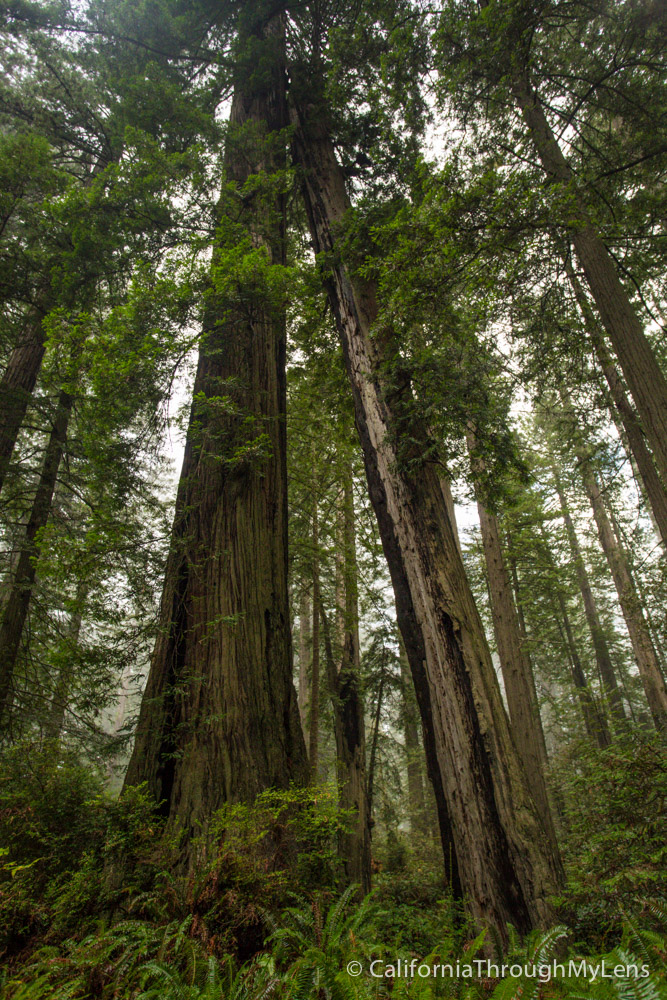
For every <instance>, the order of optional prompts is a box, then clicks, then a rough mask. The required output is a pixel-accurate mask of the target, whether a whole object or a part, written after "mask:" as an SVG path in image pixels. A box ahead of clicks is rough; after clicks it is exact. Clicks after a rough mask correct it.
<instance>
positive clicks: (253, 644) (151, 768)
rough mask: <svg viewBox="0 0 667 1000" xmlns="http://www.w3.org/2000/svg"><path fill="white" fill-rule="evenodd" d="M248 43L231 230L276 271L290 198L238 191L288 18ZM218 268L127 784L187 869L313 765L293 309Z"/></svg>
mask: <svg viewBox="0 0 667 1000" xmlns="http://www.w3.org/2000/svg"><path fill="white" fill-rule="evenodd" d="M258 18H259V15H258ZM250 36H252V37H253V45H252V46H251V49H252V57H253V60H256V59H258V58H259V57H260V56H261V57H262V58H264V62H263V63H262V66H263V70H262V72H261V73H259V72H257V70H256V65H255V63H254V62H253V66H252V67H251V66H245V67H242V70H241V71H240V72H239V77H238V79H239V80H243V83H242V84H241V83H237V86H236V90H235V93H234V98H233V102H232V109H231V118H230V124H231V130H230V133H229V137H228V141H227V148H226V152H225V167H226V181H227V182H233V183H235V184H236V186H237V191H238V192H239V195H240V196H239V197H238V199H237V200H236V209H235V210H236V211H237V213H238V214H237V215H236V217H235V219H234V222H235V224H236V225H237V226H238V227H239V229H242V231H243V232H244V233H247V234H248V238H249V242H251V243H252V246H253V248H254V250H253V252H257V250H258V249H261V251H262V254H263V260H264V261H266V264H267V266H272V265H277V266H278V268H279V269H280V268H282V267H283V265H284V262H285V199H284V196H283V195H282V194H281V193H276V189H275V188H274V187H272V186H271V185H269V186H268V188H262V187H259V188H258V187H257V185H256V184H253V185H252V188H251V192H250V193H248V192H247V191H246V192H243V185H244V184H245V183H246V182H247V181H248V180H249V179H252V178H253V177H255V176H257V175H260V176H267V175H268V176H269V177H270V175H271V174H272V173H274V172H275V171H281V170H282V169H284V166H285V160H284V155H283V153H282V150H281V143H280V141H279V140H278V139H277V134H278V132H279V131H281V130H282V129H283V128H284V126H285V123H286V118H285V93H284V86H285V82H284V72H283V67H282V66H281V65H280V58H279V51H280V50H281V48H282V44H283V42H282V39H283V37H284V27H283V23H282V18H281V16H280V15H274V16H272V17H271V18H270V19H269V20H268V21H264V22H263V23H257V21H255V23H254V24H253V25H252V26H248V27H247V34H246V41H247V40H248V38H249V37H250ZM247 48H248V47H247V46H246V50H247ZM240 51H243V50H240ZM225 192H228V187H227V185H223V197H224V196H225ZM221 266H225V267H226V266H230V262H229V253H228V251H227V249H226V248H225V249H224V252H223V253H222V254H219V253H218V252H217V250H215V249H214V255H213V269H212V278H211V292H210V297H209V300H208V303H207V307H206V310H205V316H204V329H203V341H202V345H201V347H200V353H199V363H198V368H197V375H196V379H195V387H194V400H193V406H192V411H191V418H190V426H189V429H188V436H187V441H186V448H185V455H184V460H183V469H182V472H181V480H180V484H179V490H178V497H177V501H176V515H175V520H174V526H173V529H172V544H171V551H170V555H169V559H168V563H167V569H166V574H165V582H164V589H163V595H162V610H161V631H160V635H159V637H158V640H157V642H156V645H155V649H154V652H153V657H152V661H151V669H150V673H149V677H148V683H147V686H146V691H145V694H144V697H143V700H142V705H141V710H140V715H139V723H138V728H137V735H136V740H135V746H134V751H133V754H132V757H131V759H130V763H129V767H128V771H127V774H126V778H125V784H126V786H127V785H136V784H140V783H141V782H144V781H146V782H147V783H148V787H149V789H150V791H151V792H152V794H153V796H154V798H155V799H156V800H157V801H158V802H162V810H163V812H164V813H165V814H166V815H167V816H168V818H169V821H168V828H169V829H171V830H172V831H177V830H183V832H184V833H185V835H186V836H185V840H184V848H183V851H184V853H183V861H184V863H185V864H186V865H187V864H190V863H192V861H193V860H194V858H193V855H192V850H191V846H190V845H191V837H192V834H194V832H195V831H200V832H202V833H203V834H205V833H206V830H207V827H208V823H209V820H210V817H211V815H212V814H213V813H214V812H215V811H216V810H217V809H219V808H220V807H221V806H222V805H223V803H225V802H243V801H252V800H253V799H254V797H255V796H256V795H257V794H258V793H259V792H261V791H263V790H264V789H266V788H271V787H276V788H285V787H287V786H288V785H289V783H290V782H291V781H297V782H305V781H306V780H307V774H308V765H307V758H306V753H305V745H304V740H303V734H302V731H301V726H300V723H299V714H298V705H297V697H296V691H295V689H294V684H293V680H292V649H291V637H290V616H289V606H288V590H287V502H286V498H287V467H286V439H285V405H286V393H285V350H286V348H285V313H284V307H283V305H282V303H280V302H277V301H276V297H275V290H274V289H273V287H272V285H271V282H269V284H268V286H267V285H266V284H265V282H264V279H262V280H261V281H257V280H256V279H255V278H253V279H252V280H251V282H250V284H249V286H248V287H246V286H245V285H244V284H243V283H242V282H241V283H239V280H237V279H236V278H235V279H234V280H233V281H231V282H229V281H227V282H225V281H223V282H222V283H221V285H220V284H218V282H217V278H218V272H219V269H220V267H221ZM269 277H271V275H269ZM246 280H247V279H246Z"/></svg>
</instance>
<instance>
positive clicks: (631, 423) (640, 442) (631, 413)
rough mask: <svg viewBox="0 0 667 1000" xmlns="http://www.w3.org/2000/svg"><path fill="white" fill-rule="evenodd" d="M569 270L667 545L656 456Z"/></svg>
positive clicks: (665, 503) (665, 501)
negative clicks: (650, 449) (649, 445)
mask: <svg viewBox="0 0 667 1000" xmlns="http://www.w3.org/2000/svg"><path fill="white" fill-rule="evenodd" d="M566 269H567V273H568V277H569V279H570V284H571V285H572V288H573V290H574V294H575V297H576V300H577V303H578V305H579V309H580V311H581V314H582V316H583V318H584V321H585V323H586V330H587V333H588V336H589V337H590V340H591V343H592V344H593V348H594V349H595V354H596V356H597V359H598V364H599V365H600V368H601V369H602V373H603V375H604V377H605V381H606V383H607V385H608V387H609V395H610V396H611V405H612V406H613V408H614V409H615V410H616V414H617V416H618V420H619V421H620V424H621V428H622V430H623V432H624V435H625V439H626V440H625V441H624V442H623V443H624V445H626V450H628V451H629V453H630V454H629V457H630V458H632V459H634V463H635V465H636V468H637V471H638V473H639V484H640V486H641V487H643V493H644V496H645V499H646V501H647V503H648V507H649V511H650V513H651V515H652V517H653V523H654V525H655V528H656V530H657V533H658V535H659V536H660V539H661V541H662V543H663V545H665V546H667V490H666V489H665V485H664V484H663V483H662V482H661V480H660V476H659V475H658V470H657V468H656V466H655V463H654V461H653V456H652V455H651V452H650V451H649V449H648V447H647V445H646V441H645V440H644V432H643V430H642V427H641V424H640V422H639V419H638V417H637V414H636V412H635V410H634V408H633V406H632V403H631V402H630V400H629V399H628V397H627V396H626V394H625V389H624V387H623V381H622V379H621V376H620V375H619V373H618V371H617V370H616V366H615V365H614V363H613V361H612V358H611V357H610V354H609V351H608V350H607V346H606V344H605V342H604V340H603V338H602V335H601V333H600V331H599V329H598V324H597V322H596V319H595V316H594V315H593V312H592V309H591V308H590V306H589V304H588V300H587V299H586V296H585V295H584V290H583V288H582V287H581V284H580V283H579V280H578V278H577V276H576V274H575V273H574V269H573V267H572V265H571V263H570V262H569V261H567V262H566ZM612 412H613V411H612Z"/></svg>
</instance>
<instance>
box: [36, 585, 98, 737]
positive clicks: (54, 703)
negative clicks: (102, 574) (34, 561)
mask: <svg viewBox="0 0 667 1000" xmlns="http://www.w3.org/2000/svg"><path fill="white" fill-rule="evenodd" d="M88 592H89V584H88V583H87V582H86V581H79V584H78V586H77V589H76V597H75V601H74V608H73V610H72V615H71V618H70V620H69V624H68V626H67V631H66V633H65V656H66V657H67V659H66V660H65V661H64V662H63V663H62V666H61V667H60V670H59V671H58V676H57V678H56V683H55V685H54V688H53V696H52V699H51V706H50V710H49V715H48V718H47V720H46V725H45V729H46V732H47V734H48V735H49V736H50V737H51V738H52V739H59V738H60V736H61V734H62V731H63V728H64V726H65V715H66V713H67V706H68V704H69V702H70V695H71V687H72V680H73V677H74V671H73V665H72V661H73V658H74V655H75V653H76V648H77V645H78V643H79V634H80V632H81V624H82V622H83V609H84V604H85V602H86V597H87V596H88Z"/></svg>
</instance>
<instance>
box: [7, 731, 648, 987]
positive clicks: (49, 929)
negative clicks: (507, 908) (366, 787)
mask: <svg viewBox="0 0 667 1000" xmlns="http://www.w3.org/2000/svg"><path fill="white" fill-rule="evenodd" d="M661 753H662V751H661V750H660V749H659V748H657V747H656V745H655V744H654V743H648V742H646V743H644V744H642V745H641V746H639V745H636V746H634V748H631V747H623V746H617V747H616V748H614V749H613V750H612V749H611V748H610V750H609V751H605V752H604V753H603V754H600V753H598V754H592V755H591V756H590V758H588V757H584V758H581V760H580V762H579V763H578V765H577V768H576V771H575V772H574V775H573V776H571V780H570V785H568V784H567V783H565V784H564V785H563V786H562V787H564V788H565V795H564V802H565V808H564V813H563V825H564V829H565V830H566V832H565V833H564V835H563V843H564V848H565V850H564V853H565V860H566V865H567V873H568V879H567V884H566V890H565V892H564V894H563V897H562V899H560V900H557V901H555V903H556V904H557V906H558V908H559V909H560V913H561V917H562V920H563V925H559V926H555V927H553V928H552V929H551V930H549V931H547V932H540V933H535V934H533V935H531V936H529V937H528V938H527V939H524V940H520V939H519V938H518V936H517V935H516V934H515V933H514V932H513V930H512V929H511V928H508V929H506V934H505V935H504V937H503V938H502V939H501V937H500V936H499V935H496V937H494V936H492V935H486V936H484V935H477V934H476V933H475V930H474V929H473V928H472V927H471V925H470V923H469V921H468V920H467V918H466V916H465V910H464V907H463V906H462V904H461V903H460V902H457V901H455V900H453V899H452V898H451V896H450V895H449V893H448V889H447V886H446V885H445V883H444V880H443V875H442V866H441V865H440V864H439V859H438V854H437V848H436V847H435V845H434V843H433V841H432V840H428V841H427V840H425V841H424V842H422V841H420V839H419V838H411V839H410V841H408V840H407V838H406V837H405V836H404V835H403V834H401V832H400V831H398V830H393V831H390V832H389V833H388V834H387V833H386V832H385V831H382V834H381V833H380V832H378V831H376V837H375V841H376V848H375V853H376V856H375V868H376V875H375V879H374V882H375V888H374V890H373V892H372V893H371V895H370V896H368V897H366V898H365V899H363V900H360V899H359V896H358V891H357V890H356V889H355V887H345V885H344V882H343V873H342V870H341V866H340V864H339V861H338V857H337V851H336V846H337V843H338V839H339V835H340V833H341V832H342V831H343V830H344V829H345V826H346V823H347V822H348V821H349V820H348V818H347V817H345V816H341V815H340V814H339V813H338V811H337V809H336V801H335V800H336V796H335V790H334V789H333V788H330V787H324V788H317V789H315V790H312V789H311V790H305V791H304V790H291V791H288V792H284V793H274V792H271V793H266V794H265V795H263V796H260V798H259V799H258V800H257V802H256V803H255V804H254V805H253V806H252V807H247V806H235V807H231V808H229V809H225V810H222V811H221V812H220V813H219V814H218V816H217V817H216V820H215V823H214V824H213V828H212V830H211V831H210V832H209V835H208V838H207V841H206V843H204V842H201V843H200V844H198V845H197V849H196V850H195V855H198V856H201V857H202V858H205V859H206V860H205V861H202V862H201V863H199V864H195V865H194V867H189V868H188V869H187V871H186V870H181V868H180V867H179V857H180V856H181V855H180V849H181V846H182V845H181V844H179V841H178V837H177V836H175V835H174V834H171V835H170V836H167V835H166V833H165V830H164V824H163V820H162V819H161V818H160V816H159V814H158V812H157V811H156V809H155V808H154V805H153V804H152V803H151V802H150V800H149V797H148V795H147V794H146V791H145V790H144V789H141V788H139V789H134V790H131V791H130V792H129V793H127V794H125V795H124V796H123V797H122V798H121V799H120V800H118V799H113V798H110V797H108V796H107V795H106V794H105V792H104V783H103V780H102V776H98V775H96V774H95V771H94V769H93V768H91V765H90V762H85V763H84V762H82V761H80V760H78V759H77V758H76V756H75V755H74V754H70V753H68V752H67V751H66V750H64V749H63V748H62V747H60V746H57V745H51V746H45V747H44V746H41V747H40V746H25V745H24V746H22V747H18V748H16V749H15V750H14V751H12V752H11V753H7V754H5V755H4V756H3V758H2V761H0V850H1V852H2V854H1V856H0V963H1V964H2V979H1V980H0V982H1V983H2V997H3V998H5V997H6V998H7V1000H36V998H47V997H48V998H54V1000H64V998H72V1000H88V998H97V997H99V998H102V1000H124V998H128V1000H129V998H132V1000H139V998H142V1000H143V998H155V1000H157V998H165V1000H171V998H174V1000H176V998H179V1000H186V998H187V1000H200V998H206V1000H210V998H213V997H215V998H216V1000H219V998H222V997H224V998H228V1000H261V998H265V997H266V998H268V997H269V996H276V997H277V998H285V1000H310V998H313V1000H315V998H317V1000H362V998H363V1000H371V998H375V997H389V996H391V997H394V998H397V1000H400V998H401V997H405V1000H411V998H414V1000H438V998H440V997H443V998H444V997H462V998H463V997H470V998H475V997H494V998H507V1000H509V998H516V1000H519V998H521V1000H527V998H538V997H542V998H549V997H563V998H565V997H577V996H581V997H591V998H600V1000H602V998H610V1000H614V998H620V1000H624V998H639V1000H655V998H659V997H667V992H666V987H665V972H666V968H667V939H666V938H665V936H664V933H663V931H664V927H665V916H666V915H667V906H666V905H665V891H664V873H663V874H662V875H661V872H660V858H661V857H662V855H661V853H660V852H661V850H662V847H661V845H660V843H659V841H660V837H659V832H658V827H657V825H656V822H655V819H654V817H655V816H656V815H659V814H660V810H661V809H664V790H663V789H662V785H661V782H662V780H663V778H662V776H661V773H660V767H659V764H660V760H661V759H663V758H661ZM592 780H595V781H596V782H597V784H596V785H595V788H593V786H592V785H591V782H592ZM583 788H587V789H588V798H587V800H586V801H587V802H588V807H589V811H590V819H589V820H587V819H586V815H587V814H586V811H585V809H584V806H583V805H582V801H581V800H582V789H583ZM661 795H662V796H663V798H662V799H661V798H660V796H661ZM647 800H648V801H647ZM587 822H588V823H589V824H590V826H589V827H588V828H587ZM587 829H588V836H587ZM633 872H636V873H637V877H636V879H635V883H634V888H633V877H632V873H633ZM487 961H490V962H491V965H490V966H486V965H483V964H478V963H485V962H487ZM570 961H572V962H573V963H574V964H573V965H572V966H570V965H569V963H570ZM584 961H585V962H586V963H587V964H586V968H584V967H583V966H582V964H581V963H582V962H584ZM355 962H356V963H359V970H360V973H359V974H358V975H355V974H352V972H350V971H348V967H349V966H350V963H355ZM411 962H413V963H414V964H413V966H412V967H411V966H410V963H411ZM553 962H556V963H557V964H556V966H555V967H554V968H552V963H553ZM372 963H375V965H372ZM397 963H403V964H402V965H401V964H399V965H398V966H397ZM494 963H495V964H494ZM503 964H504V965H506V966H508V967H510V966H515V968H514V970H513V972H514V973H518V974H510V973H509V971H508V969H506V970H503V969H502V966H503ZM420 965H421V966H428V967H432V966H434V965H437V966H440V967H443V968H444V972H443V973H441V974H436V975H435V976H433V975H428V976H425V975H422V974H420V973H419V972H418V969H419V966H420ZM525 966H528V967H529V969H530V967H533V966H535V967H538V968H539V967H544V971H543V972H542V973H541V974H540V973H535V972H533V974H532V975H531V974H530V972H529V971H528V972H526V971H525V969H524V967H525ZM519 967H521V968H520V969H519ZM621 967H622V968H623V969H624V970H627V969H628V968H630V972H629V973H625V972H623V974H621V973H618V974H610V970H614V969H617V970H619V969H621ZM634 969H636V970H637V974H636V975H635V974H634V971H633V970H634ZM372 970H374V971H375V975H373V974H372ZM392 970H393V971H394V972H396V970H398V971H397V972H396V974H392ZM596 970H597V971H596ZM352 971H353V972H356V971H357V968H356V967H354V968H353V969H352Z"/></svg>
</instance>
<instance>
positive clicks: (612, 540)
mask: <svg viewBox="0 0 667 1000" xmlns="http://www.w3.org/2000/svg"><path fill="white" fill-rule="evenodd" d="M579 461H580V469H581V476H582V480H583V483H584V489H585V490H586V495H587V496H588V499H589V502H590V505H591V509H592V511H593V517H594V518H595V523H596V525H597V530H598V538H599V539H600V545H601V546H602V550H603V552H604V554H605V556H606V558H607V563H608V565H609V569H610V570H611V575H612V577H613V580H614V586H615V587H616V593H617V595H618V603H619V604H620V606H621V611H622V613H623V618H624V619H625V624H626V626H627V629H628V634H629V636H630V642H631V643H632V651H633V653H634V655H635V660H636V663H637V667H638V668H639V675H640V677H641V680H642V684H643V686H644V692H645V694H646V700H647V701H648V705H649V709H650V711H651V716H652V718H653V722H654V724H655V728H656V729H657V730H658V732H659V733H662V734H663V735H667V688H666V687H665V680H664V677H663V675H662V670H661V668H660V662H659V660H658V657H657V655H656V652H655V649H654V647H653V642H652V640H651V634H650V632H649V628H648V625H647V623H646V619H645V618H644V612H643V610H642V606H641V603H640V601H639V597H638V595H637V590H636V588H635V584H634V580H633V578H632V572H631V570H630V566H629V563H628V558H627V556H626V554H625V552H624V551H623V548H622V546H621V545H620V543H619V541H618V539H617V538H616V536H615V534H614V530H613V528H612V526H611V522H610V520H609V516H608V514H607V511H606V508H605V503H604V499H603V495H602V491H601V490H600V486H599V483H598V481H597V479H596V477H595V474H594V473H593V470H592V469H591V467H590V464H589V462H588V461H587V458H586V456H585V455H583V454H582V453H581V452H580V453H579Z"/></svg>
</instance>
